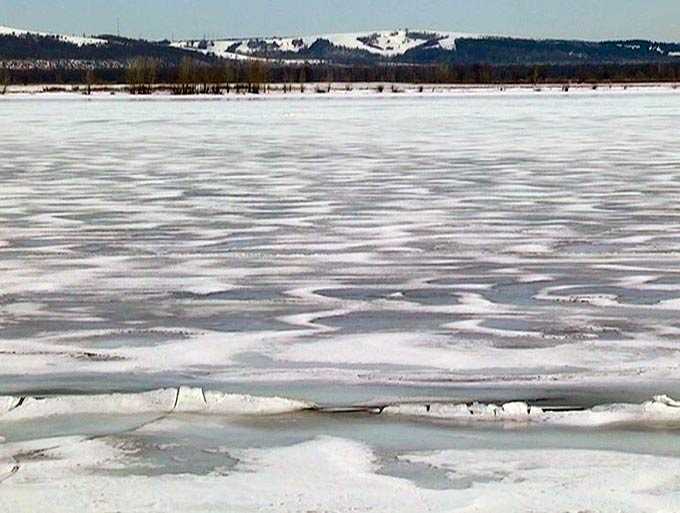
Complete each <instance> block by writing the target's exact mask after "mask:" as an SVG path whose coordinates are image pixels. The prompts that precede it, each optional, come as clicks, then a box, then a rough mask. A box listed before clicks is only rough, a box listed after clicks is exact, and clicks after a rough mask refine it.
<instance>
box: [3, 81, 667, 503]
mask: <svg viewBox="0 0 680 513" xmlns="http://www.w3.org/2000/svg"><path fill="white" fill-rule="evenodd" d="M272 96H274V95H272ZM272 96H270V97H268V98H272ZM317 96H319V97H318V98H317V97H315V96H314V95H297V96H293V95H291V96H290V98H291V99H290V100H286V99H284V98H283V95H276V96H275V97H276V99H271V100H270V99H266V98H265V99H262V98H257V99H255V98H253V97H242V98H240V99H238V100H236V99H234V98H233V97H230V98H227V97H223V98H220V99H217V100H211V101H208V100H205V101H204V100H201V99H190V100H186V99H178V98H169V97H153V98H148V99H147V98H145V99H139V98H129V97H125V96H123V95H115V96H111V97H109V96H107V97H103V96H102V97H99V96H96V95H95V96H93V97H89V98H82V97H80V96H77V95H70V96H67V95H55V96H49V95H35V96H31V95H24V94H11V95H7V96H5V97H3V98H2V99H1V100H0V116H1V117H2V119H3V138H2V143H0V175H1V176H2V187H0V511H2V513H4V511H5V510H6V511H36V510H39V509H40V508H41V507H45V508H46V507H49V510H50V511H55V512H58V511H73V510H74V509H75V510H78V511H109V510H111V511H114V510H123V511H145V512H147V511H176V510H182V511H201V512H205V511H220V512H224V511H238V512H241V511H277V512H288V511H289V512H299V511H314V510H318V511H367V510H370V509H373V510H374V511H375V510H377V511H396V512H399V511H414V510H422V509H428V510H429V511H437V512H438V511H441V512H445V511H446V512H450V511H475V510H476V511H518V512H525V511H526V512H528V511H536V510H546V509H548V510H556V511H589V510H590V511H598V512H601V511H602V512H607V511H612V512H613V511H617V512H618V511H626V512H627V511H631V512H632V511H650V512H652V511H654V512H656V511H668V512H671V511H676V510H678V509H679V507H680V506H679V503H678V501H679V500H680V499H679V497H678V493H677V488H678V487H677V482H676V480H675V478H674V477H673V476H675V475H676V474H677V473H678V471H679V470H678V469H676V467H677V461H678V460H677V458H678V457H680V454H679V453H678V451H677V449H676V447H677V440H676V437H677V425H678V416H679V415H680V408H679V407H678V403H677V402H676V400H677V399H678V398H680V382H679V380H678V378H679V377H680V375H679V372H680V363H679V362H680V358H679V357H680V354H679V353H680V349H679V347H678V344H677V340H678V336H679V335H680V325H679V324H678V320H677V318H678V315H677V314H678V306H679V305H680V275H679V274H678V273H679V271H678V266H677V262H678V251H680V215H678V211H677V198H678V197H679V193H680V185H679V182H678V180H677V169H678V165H679V164H680V154H679V153H678V149H677V136H676V134H677V132H678V128H679V126H680V118H679V117H678V116H679V114H678V113H680V94H678V92H677V91H674V90H672V89H670V88H668V89H654V90H650V91H641V90H628V91H623V90H616V91H611V92H608V91H607V90H603V88H600V90H598V91H590V92H587V91H578V92H576V93H572V92H570V93H569V94H561V93H535V92H532V91H529V92H528V91H523V90H516V91H513V92H512V93H500V92H493V91H490V90H485V91H482V92H480V91H478V92H476V93H472V92H467V91H449V92H447V93H445V94H444V93H442V94H440V93H428V94H423V95H422V96H419V95H418V94H416V93H413V94H410V93H409V94H404V95H378V94H376V93H375V92H368V91H365V92H363V93H361V94H358V93H357V94H349V95H346V96H343V95H341V94H340V93H333V94H331V95H328V96H326V95H324V97H323V98H321V95H317ZM251 100H256V101H251ZM655 396H656V397H655ZM383 408H384V410H383ZM380 410H382V414H378V412H379V411H380ZM348 412H352V413H348ZM659 468H663V469H667V470H666V471H665V472H659V471H658V469H659ZM317 469H324V472H323V473H321V472H317ZM603 475H606V481H605V483H604V484H605V485H606V486H605V488H606V490H599V488H600V485H601V484H602V481H601V479H602V476H603ZM55 490H57V491H58V493H55V492H54V491H55ZM593 490H595V491H593ZM557 491H559V493H558V492H557Z"/></svg>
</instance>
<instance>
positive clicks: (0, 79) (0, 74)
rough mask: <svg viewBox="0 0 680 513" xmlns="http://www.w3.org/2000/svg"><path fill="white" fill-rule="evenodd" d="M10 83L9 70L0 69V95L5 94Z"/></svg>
mask: <svg viewBox="0 0 680 513" xmlns="http://www.w3.org/2000/svg"><path fill="white" fill-rule="evenodd" d="M10 82H11V77H10V74H9V70H8V69H7V68H5V67H3V68H2V69H0V94H2V95H4V94H7V89H8V87H9V83H10Z"/></svg>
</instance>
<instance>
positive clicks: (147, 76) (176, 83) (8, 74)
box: [0, 57, 680, 94]
mask: <svg viewBox="0 0 680 513" xmlns="http://www.w3.org/2000/svg"><path fill="white" fill-rule="evenodd" d="M90 82H94V83H97V84H100V85H106V84H128V85H129V87H130V90H131V91H132V92H135V93H138V94H144V93H148V92H151V90H153V89H154V88H156V87H157V86H158V85H164V86H167V87H169V88H170V89H171V90H172V91H173V92H175V93H176V94H194V93H211V92H212V93H215V92H222V91H224V90H227V91H231V90H232V89H233V90H237V91H242V92H246V91H247V92H251V93H257V92H263V91H266V88H267V84H283V85H284V87H286V88H290V89H294V88H300V87H304V86H303V84H308V83H317V84H324V83H325V84H327V83H353V82H354V83H356V82H372V83H410V84H542V83H554V82H558V83H568V82H573V83H607V82H623V83H625V82H680V62H678V63H654V64H582V65H490V64H472V65H457V64H441V65H379V64H375V65H352V66H340V65H325V64H302V63H299V64H291V63H280V62H279V63H277V62H266V61H259V60H252V61H216V62H210V63H206V62H204V61H200V60H197V59H193V58H188V57H185V58H184V59H182V60H181V61H180V62H179V63H178V64H177V65H174V64H168V63H167V62H164V61H162V60H160V59H155V58H153V57H140V58H137V59H133V60H131V61H130V62H128V63H126V65H125V66H122V67H121V68H120V69H116V68H106V69H93V70H92V69H82V70H81V69H63V70H60V69H11V70H9V69H5V68H3V66H2V63H1V62H0V89H2V86H3V83H4V84H5V85H7V84H18V85H28V84H65V85H66V84H69V85H70V84H86V83H90Z"/></svg>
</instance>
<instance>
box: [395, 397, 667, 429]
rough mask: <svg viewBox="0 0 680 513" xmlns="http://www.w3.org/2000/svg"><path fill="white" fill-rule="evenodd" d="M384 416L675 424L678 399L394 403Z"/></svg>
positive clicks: (573, 423)
mask: <svg viewBox="0 0 680 513" xmlns="http://www.w3.org/2000/svg"><path fill="white" fill-rule="evenodd" d="M383 413H384V414H386V415H406V416H414V417H429V418H436V419H449V420H454V421H461V422H466V423H475V422H520V423H531V424H535V425H554V426H573V427H600V426H617V425H640V426H654V425H669V424H672V425H678V426H680V402H678V401H674V400H673V399H671V398H669V397H668V396H665V395H664V396H657V397H655V398H654V399H653V400H651V401H647V402H645V403H642V404H609V405H600V406H595V407H593V408H589V409H576V410H562V411H560V409H546V411H544V409H542V408H540V407H537V406H531V405H529V404H527V403H524V402H512V403H506V404H504V405H502V406H498V405H495V404H481V403H472V404H441V403H432V404H396V405H390V406H387V407H386V408H384V410H383Z"/></svg>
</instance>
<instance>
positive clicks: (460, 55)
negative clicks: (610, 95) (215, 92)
mask: <svg viewBox="0 0 680 513" xmlns="http://www.w3.org/2000/svg"><path fill="white" fill-rule="evenodd" d="M172 46H174V47H176V48H182V49H187V50H192V51H194V52H197V53H202V54H205V55H215V56H219V57H222V58H228V59H248V58H251V59H252V58H259V59H269V60H286V61H324V62H329V63H341V64H354V63H381V62H393V63H408V64H432V63H452V64H601V63H642V62H667V61H674V60H679V58H680V45H679V44H677V43H659V42H655V41H644V40H629V41H623V40H622V41H602V42H591V41H568V40H536V39H520V38H509V37H498V36H483V35H477V34H466V33H458V32H438V31H430V30H416V31H413V30H407V29H404V30H395V31H378V32H365V33H349V34H324V35H315V36H307V37H272V38H258V37H256V38H245V39H224V40H188V41H177V42H173V43H172Z"/></svg>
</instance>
